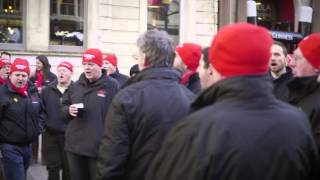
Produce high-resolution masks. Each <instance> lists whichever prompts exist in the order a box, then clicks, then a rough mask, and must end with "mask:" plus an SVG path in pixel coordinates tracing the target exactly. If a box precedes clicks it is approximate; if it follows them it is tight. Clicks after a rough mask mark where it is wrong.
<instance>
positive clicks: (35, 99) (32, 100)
mask: <svg viewBox="0 0 320 180" xmlns="http://www.w3.org/2000/svg"><path fill="white" fill-rule="evenodd" d="M31 102H32V103H33V104H37V103H39V101H38V98H37V97H36V96H31Z"/></svg>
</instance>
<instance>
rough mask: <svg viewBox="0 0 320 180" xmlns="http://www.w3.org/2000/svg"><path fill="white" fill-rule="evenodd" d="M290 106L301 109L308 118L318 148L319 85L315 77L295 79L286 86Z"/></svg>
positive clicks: (319, 124) (319, 122) (319, 143)
mask: <svg viewBox="0 0 320 180" xmlns="http://www.w3.org/2000/svg"><path fill="white" fill-rule="evenodd" d="M288 87H289V102H290V104H292V105H294V106H297V107H299V108H301V109H302V110H303V111H304V112H305V113H306V114H307V116H308V117H309V120H310V123H311V127H312V130H313V134H314V137H315V139H316V141H317V144H318V147H319V148H320V83H319V82H317V76H314V77H304V78H295V79H293V80H292V81H290V83H289V84H288Z"/></svg>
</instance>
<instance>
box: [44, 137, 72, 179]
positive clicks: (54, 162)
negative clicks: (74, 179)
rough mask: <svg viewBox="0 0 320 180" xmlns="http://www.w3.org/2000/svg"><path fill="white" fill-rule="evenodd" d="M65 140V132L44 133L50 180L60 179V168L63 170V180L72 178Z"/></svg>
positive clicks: (45, 157) (45, 155)
mask: <svg viewBox="0 0 320 180" xmlns="http://www.w3.org/2000/svg"><path fill="white" fill-rule="evenodd" d="M64 141H65V138H64V135H63V134H50V133H48V132H45V133H43V135H42V148H43V149H42V150H43V154H44V160H45V161H46V165H47V170H48V174H49V178H48V180H60V173H59V172H60V170H62V179H63V180H69V179H70V175H69V167H68V161H67V155H66V152H65V150H64Z"/></svg>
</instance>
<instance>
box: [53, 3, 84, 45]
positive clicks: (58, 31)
mask: <svg viewBox="0 0 320 180" xmlns="http://www.w3.org/2000/svg"><path fill="white" fill-rule="evenodd" d="M83 19H84V0H50V45H67V46H82V45H83V39H84V38H83V26H84V22H83Z"/></svg>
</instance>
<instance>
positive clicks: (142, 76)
mask: <svg viewBox="0 0 320 180" xmlns="http://www.w3.org/2000/svg"><path fill="white" fill-rule="evenodd" d="M137 45H138V48H139V52H140V54H139V58H138V61H139V69H141V71H140V72H139V73H138V74H136V75H135V76H134V77H132V78H131V79H129V81H128V82H127V83H126V87H124V89H122V90H121V91H120V92H119V93H118V94H117V95H116V97H115V98H114V99H113V101H112V106H111V107H110V111H109V112H108V115H107V119H106V121H107V123H106V128H105V131H104V135H103V138H102V141H101V145H100V151H99V163H98V179H101V180H102V179H103V180H111V179H122V180H142V179H144V177H145V173H146V170H147V169H148V167H149V164H150V163H151V161H152V159H153V157H154V156H155V155H156V154H157V152H158V150H159V148H160V146H161V144H162V141H163V139H164V138H165V136H166V134H167V133H168V131H169V130H170V129H171V127H173V126H174V125H175V124H176V123H177V122H178V121H179V120H180V119H181V118H183V117H184V116H186V115H187V113H188V112H189V108H190V103H191V100H192V99H193V98H194V94H193V93H192V92H191V91H189V90H188V89H187V88H186V87H184V86H183V85H180V84H179V80H180V77H179V73H178V72H177V71H176V70H175V69H174V68H172V65H173V59H174V48H173V41H172V39H171V38H170V37H169V35H168V34H167V33H166V32H164V31H158V30H151V31H148V32H146V33H144V34H143V35H141V36H140V38H139V39H138V41H137Z"/></svg>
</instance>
